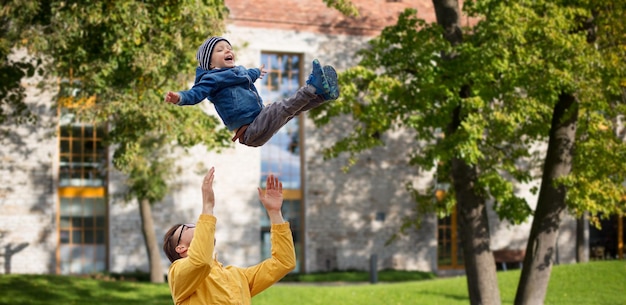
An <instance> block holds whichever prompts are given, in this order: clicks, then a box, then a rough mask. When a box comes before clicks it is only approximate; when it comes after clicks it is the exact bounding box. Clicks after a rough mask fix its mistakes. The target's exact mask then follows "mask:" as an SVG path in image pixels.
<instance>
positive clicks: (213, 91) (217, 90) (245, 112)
mask: <svg viewBox="0 0 626 305" xmlns="http://www.w3.org/2000/svg"><path fill="white" fill-rule="evenodd" d="M259 76H261V70H259V69H258V68H252V69H246V68H245V67H243V66H236V67H234V68H222V69H214V70H210V71H207V70H204V69H202V68H200V67H198V68H197V69H196V80H195V82H194V85H193V87H192V88H191V89H189V90H185V91H180V92H178V93H179V94H180V101H179V102H178V105H180V106H185V105H195V104H198V103H200V102H202V101H203V100H204V99H205V98H206V99H208V100H209V101H211V102H212V103H213V105H215V109H216V110H217V114H218V115H219V116H220V118H221V119H222V121H223V122H224V125H226V127H227V128H228V129H229V130H235V129H237V128H239V127H241V126H243V125H247V124H250V123H252V121H254V118H256V117H257V115H259V112H261V109H262V108H263V101H262V100H261V96H260V95H259V93H258V91H257V90H256V87H255V86H254V82H255V81H256V80H257V78H259Z"/></svg>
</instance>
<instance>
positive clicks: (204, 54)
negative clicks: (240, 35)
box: [196, 36, 230, 70]
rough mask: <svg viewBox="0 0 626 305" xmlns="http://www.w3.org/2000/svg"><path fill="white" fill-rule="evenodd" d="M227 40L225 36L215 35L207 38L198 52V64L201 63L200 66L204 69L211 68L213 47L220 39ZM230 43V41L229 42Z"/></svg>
mask: <svg viewBox="0 0 626 305" xmlns="http://www.w3.org/2000/svg"><path fill="white" fill-rule="evenodd" d="M222 40H224V41H226V42H228V40H226V38H224V37H218V36H213V37H211V38H209V39H207V40H205V41H204V42H203V43H202V45H201V46H200V47H199V48H198V53H196V59H197V60H198V64H200V68H202V69H204V70H211V68H210V66H211V54H212V53H213V48H214V47H215V45H216V44H217V43H218V42H220V41H222ZM228 44H230V42H228Z"/></svg>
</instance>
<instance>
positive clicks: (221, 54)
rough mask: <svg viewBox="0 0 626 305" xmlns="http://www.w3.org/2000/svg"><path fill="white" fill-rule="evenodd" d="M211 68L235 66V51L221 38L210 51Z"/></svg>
mask: <svg viewBox="0 0 626 305" xmlns="http://www.w3.org/2000/svg"><path fill="white" fill-rule="evenodd" d="M211 66H212V67H211V68H219V69H221V68H233V67H234V66H235V53H234V52H233V47H232V46H231V45H230V44H229V43H228V42H226V41H225V40H222V41H220V42H218V43H217V44H216V45H215V47H213V53H211Z"/></svg>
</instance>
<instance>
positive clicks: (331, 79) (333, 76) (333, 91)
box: [322, 66, 339, 101]
mask: <svg viewBox="0 0 626 305" xmlns="http://www.w3.org/2000/svg"><path fill="white" fill-rule="evenodd" d="M322 71H323V72H324V77H325V78H326V82H328V87H329V90H328V94H327V95H324V99H326V100H327V101H328V100H336V99H337V98H338V97H339V84H337V72H335V68H333V67H331V66H324V68H322Z"/></svg>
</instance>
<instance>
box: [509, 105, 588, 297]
mask: <svg viewBox="0 0 626 305" xmlns="http://www.w3.org/2000/svg"><path fill="white" fill-rule="evenodd" d="M577 121H578V103H577V101H576V98H575V97H574V96H573V95H571V94H565V93H562V94H561V95H559V101H558V102H557V104H556V106H555V107H554V114H553V115H552V126H551V127H550V138H549V140H548V151H547V154H546V161H545V163H544V169H543V177H542V180H541V188H540V190H539V198H538V199H537V209H536V210H535V215H534V218H533V223H532V227H531V230H530V236H529V237H528V245H527V246H526V257H525V258H524V266H523V268H522V275H521V277H520V282H519V286H518V287H517V294H516V296H515V305H539V304H543V302H544V299H545V296H546V291H547V289H548V281H549V280H550V272H551V271H552V264H553V260H554V258H555V252H556V242H557V236H558V232H559V225H560V223H561V218H562V216H563V212H564V211H565V208H566V205H565V195H566V192H567V190H566V189H565V187H564V186H561V185H555V179H558V178H561V177H563V176H566V175H568V174H569V173H570V172H571V169H572V154H573V147H574V141H575V139H576V127H577V126H576V124H577Z"/></svg>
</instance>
